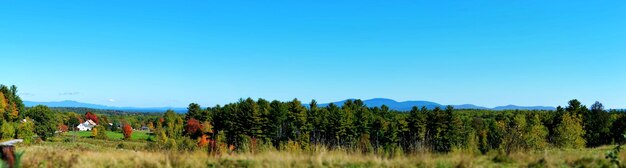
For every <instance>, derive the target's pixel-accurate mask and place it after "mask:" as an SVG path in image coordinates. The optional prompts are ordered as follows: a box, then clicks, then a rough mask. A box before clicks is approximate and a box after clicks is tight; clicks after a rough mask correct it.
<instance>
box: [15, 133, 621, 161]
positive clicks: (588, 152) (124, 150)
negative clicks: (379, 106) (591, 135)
mask: <svg viewBox="0 0 626 168" xmlns="http://www.w3.org/2000/svg"><path fill="white" fill-rule="evenodd" d="M79 133H80V132H79ZM111 135H113V134H111ZM137 135H140V134H137ZM148 144H149V142H146V141H141V140H132V141H123V140H118V139H116V138H111V139H109V140H100V139H94V138H90V137H88V136H78V137H75V136H73V135H70V134H66V135H63V136H59V137H55V138H52V139H51V140H49V141H44V142H38V143H36V144H33V145H24V146H18V147H17V151H18V152H24V155H23V157H22V167H610V166H611V165H610V163H609V161H608V160H607V159H605V156H606V152H607V151H609V150H610V149H612V148H613V146H602V147H598V148H585V149H556V148H554V149H546V150H543V151H534V152H523V151H522V152H515V153H512V154H511V155H510V156H509V157H505V156H503V155H501V154H499V153H497V152H492V153H488V154H485V155H482V154H476V153H473V152H467V151H462V150H459V151H452V152H450V153H447V154H434V153H419V154H411V155H408V154H406V155H397V156H391V157H382V156H378V155H373V154H360V153H354V152H350V151H347V150H341V149H336V150H328V149H326V148H322V147H317V148H315V150H314V151H310V152H294V151H276V150H268V151H264V152H260V153H256V154H253V153H232V154H222V155H210V154H209V153H208V152H207V150H194V151H166V150H154V149H151V148H150V147H149V145H148ZM619 157H620V158H621V159H622V160H623V159H626V155H624V154H620V155H619Z"/></svg>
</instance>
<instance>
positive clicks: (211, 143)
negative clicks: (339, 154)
mask: <svg viewBox="0 0 626 168" xmlns="http://www.w3.org/2000/svg"><path fill="white" fill-rule="evenodd" d="M309 104H310V105H308V106H304V105H303V104H302V102H301V101H299V100H298V99H294V100H292V101H288V102H281V101H276V100H274V101H268V100H265V99H258V100H253V99H251V98H247V99H241V100H239V101H238V102H235V103H230V104H226V105H224V106H220V105H217V106H215V107H208V108H202V107H200V106H199V105H198V104H195V103H191V104H190V105H189V107H188V112H187V113H186V114H177V113H175V112H174V111H172V110H169V111H166V112H165V113H125V112H120V111H109V110H92V109H85V108H48V107H45V106H35V107H30V108H26V107H24V105H23V104H22V100H21V99H20V98H19V96H18V95H17V88H16V87H15V86H11V87H7V86H4V85H1V86H0V114H2V115H0V125H1V131H2V133H1V135H0V136H1V138H2V139H11V138H22V139H25V141H26V143H32V142H34V141H33V140H37V139H40V140H44V141H45V140H46V139H47V138H48V137H52V136H55V135H56V134H59V133H63V132H66V131H72V130H73V129H72V128H74V127H75V126H76V125H78V124H79V123H82V122H84V121H85V120H88V119H90V120H93V121H95V122H97V123H100V124H99V125H100V126H98V127H96V128H98V129H100V130H108V131H123V130H120V128H124V129H131V128H139V127H143V126H146V127H148V128H149V129H150V131H151V132H152V134H153V136H152V137H151V138H150V142H149V143H150V145H151V146H152V147H153V148H155V149H172V150H174V149H177V150H195V149H205V150H208V151H209V152H211V153H216V154H219V153H224V152H252V153H254V152H259V151H263V150H286V151H303V152H306V151H313V150H317V149H319V148H327V149H337V150H345V151H350V152H358V153H372V154H378V155H384V156H395V155H397V154H415V153H424V152H434V153H447V152H450V151H454V150H463V151H469V152H475V153H477V154H481V153H482V154H486V153H489V152H498V153H502V154H509V153H511V152H515V151H526V150H542V149H547V148H584V147H598V146H602V145H609V144H616V143H620V144H621V143H623V142H624V141H625V139H624V137H623V136H622V134H623V133H624V132H625V131H626V130H625V129H626V115H624V111H620V110H605V109H604V107H603V105H602V104H601V103H600V102H595V103H594V104H593V105H591V107H590V108H588V107H586V106H585V105H582V103H581V102H579V101H578V100H576V99H574V100H570V101H569V102H568V106H567V107H565V108H563V107H558V108H557V109H556V110H555V111H540V110H506V111H495V110H455V109H453V108H452V107H451V106H448V107H437V108H434V109H427V108H425V107H413V109H412V110H410V111H394V110H390V109H389V108H388V107H386V106H384V105H383V106H381V107H373V108H369V107H367V106H366V105H365V104H363V102H362V101H361V100H348V101H346V102H345V103H344V104H340V105H337V104H329V105H328V106H325V107H320V106H318V105H317V102H316V101H315V100H313V101H311V102H310V103H309ZM103 123H111V125H109V124H103ZM68 128H69V129H68ZM94 134H97V133H94ZM94 137H102V136H96V135H94ZM103 138H106V136H104V137H103Z"/></svg>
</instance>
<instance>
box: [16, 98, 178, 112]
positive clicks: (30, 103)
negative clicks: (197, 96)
mask: <svg viewBox="0 0 626 168" xmlns="http://www.w3.org/2000/svg"><path fill="white" fill-rule="evenodd" d="M24 105H25V106H26V107H32V106H36V105H45V106H48V107H84V108H92V109H100V110H120V111H128V112H165V111H167V110H168V109H172V110H174V111H176V112H178V113H184V112H187V108H182V107H115V106H105V105H98V104H89V103H81V102H77V101H72V100H64V101H56V102H33V101H24Z"/></svg>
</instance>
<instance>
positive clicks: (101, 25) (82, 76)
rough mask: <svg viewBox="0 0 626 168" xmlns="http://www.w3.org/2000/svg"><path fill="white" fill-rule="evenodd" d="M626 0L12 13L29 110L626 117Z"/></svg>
mask: <svg viewBox="0 0 626 168" xmlns="http://www.w3.org/2000/svg"><path fill="white" fill-rule="evenodd" d="M624 18H626V1H571V0H568V1H538V0H537V1H534V0H531V1H471V0H470V1H394V0H389V1H367V0H365V1H363V0H359V1H351V0H346V1H330V0H329V1H325V0H315V1H281V0H278V1H237V0H228V1H186V2H184V3H182V2H180V1H154V0H150V1H140V0H136V1H95V0H94V1H84V0H75V1H73V0H68V1H26V0H24V1H21V0H20V1H16V0H8V1H0V58H1V59H2V61H1V63H0V68H2V70H3V73H2V75H0V83H2V84H5V85H11V84H15V85H17V86H18V88H19V90H20V92H21V94H22V95H21V96H22V98H23V99H25V100H32V101H59V100H77V101H81V102H88V103H97V104H105V105H112V106H138V107H156V106H159V107H160V106H186V105H187V104H188V103H190V102H197V103H200V104H201V105H204V106H213V105H215V104H224V103H228V102H233V101H236V100H237V99H239V98H242V97H244V98H245V97H253V98H259V97H262V98H266V99H278V100H290V99H293V98H299V99H301V100H303V101H306V102H308V101H310V100H311V99H316V100H318V102H329V101H337V100H343V99H346V98H361V99H368V98H376V97H384V98H391V99H396V100H399V101H403V100H429V101H435V102H438V103H442V104H465V103H472V104H476V105H482V106H487V107H493V106H498V105H507V104H516V105H551V106H556V105H564V104H566V102H567V101H568V100H570V99H573V98H577V99H579V100H581V101H582V102H583V103H585V104H588V105H589V104H591V103H593V102H594V101H596V100H597V101H600V102H602V103H604V105H605V106H606V107H608V108H626V66H625V64H626V21H625V19H624Z"/></svg>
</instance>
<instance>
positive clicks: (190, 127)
mask: <svg viewBox="0 0 626 168" xmlns="http://www.w3.org/2000/svg"><path fill="white" fill-rule="evenodd" d="M185 134H186V135H189V136H191V137H192V138H195V137H198V136H200V134H202V124H200V121H198V120H196V119H193V118H191V119H189V120H187V125H185Z"/></svg>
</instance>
